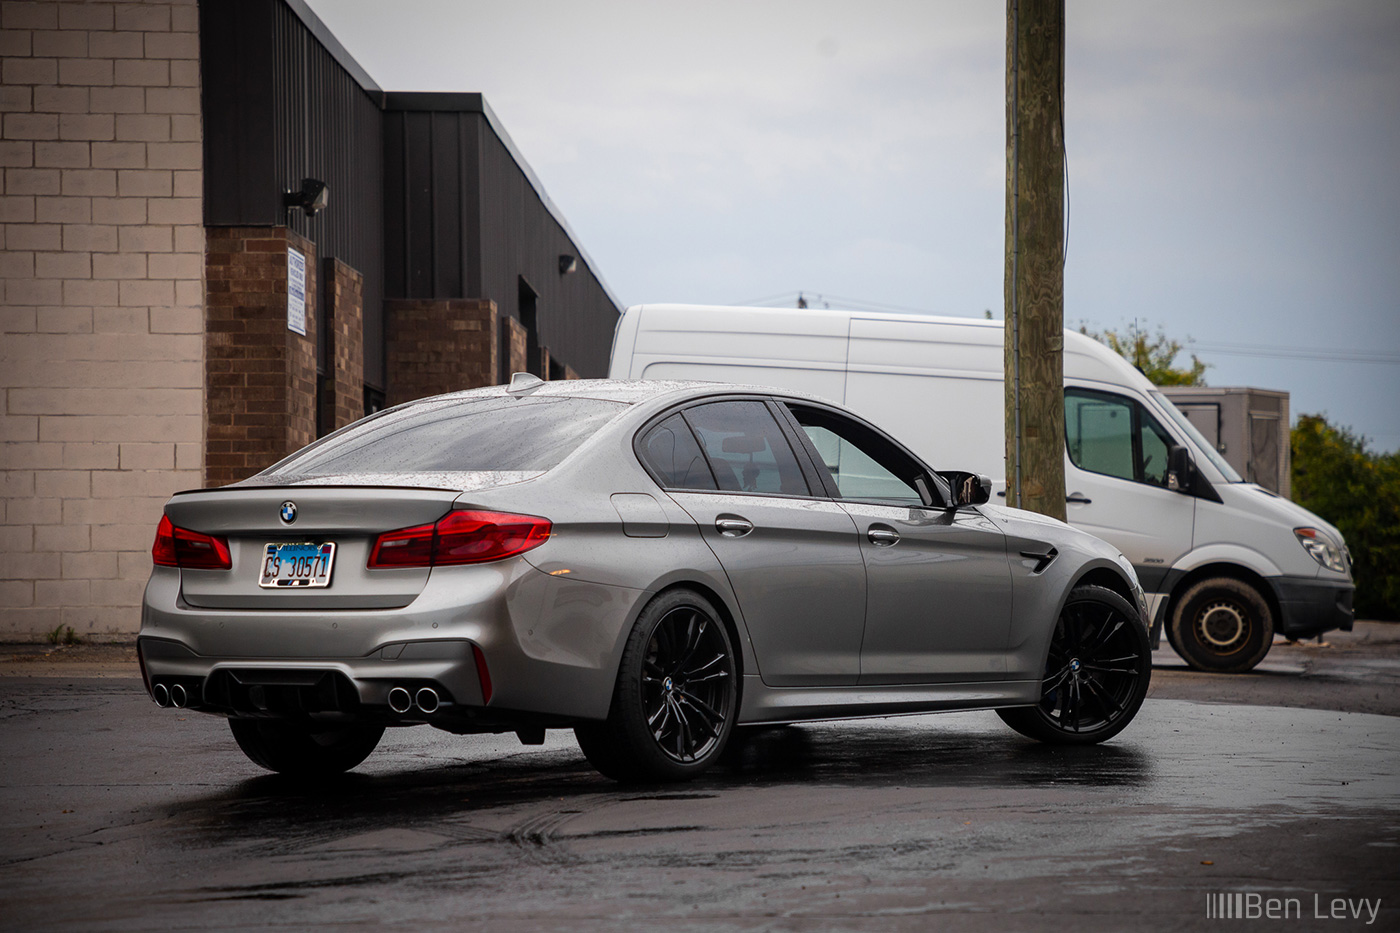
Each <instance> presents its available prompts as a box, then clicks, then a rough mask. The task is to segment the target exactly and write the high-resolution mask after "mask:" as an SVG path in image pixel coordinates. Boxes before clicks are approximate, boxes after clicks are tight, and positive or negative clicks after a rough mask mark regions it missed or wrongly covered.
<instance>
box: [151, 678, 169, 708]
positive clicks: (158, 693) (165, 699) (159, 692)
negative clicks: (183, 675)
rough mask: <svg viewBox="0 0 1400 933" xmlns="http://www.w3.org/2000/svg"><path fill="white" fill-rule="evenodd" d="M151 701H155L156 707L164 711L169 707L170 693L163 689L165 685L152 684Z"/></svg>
mask: <svg viewBox="0 0 1400 933" xmlns="http://www.w3.org/2000/svg"><path fill="white" fill-rule="evenodd" d="M151 699H153V700H155V701H156V706H159V707H160V708H161V709H165V708H166V707H167V706H169V705H170V691H169V690H167V689H165V684H154V685H153V686H152V687H151Z"/></svg>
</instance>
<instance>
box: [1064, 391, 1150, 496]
mask: <svg viewBox="0 0 1400 933" xmlns="http://www.w3.org/2000/svg"><path fill="white" fill-rule="evenodd" d="M1173 443H1174V441H1173V440H1172V437H1171V435H1170V434H1168V433H1167V432H1166V430H1165V429H1164V428H1163V427H1162V426H1161V425H1160V424H1158V423H1157V420H1156V419H1155V418H1153V417H1152V416H1151V415H1150V414H1149V413H1148V412H1147V411H1146V410H1145V409H1144V408H1143V407H1142V406H1141V405H1140V404H1138V403H1137V402H1136V401H1134V400H1133V399H1129V398H1124V397H1123V396H1120V395H1111V394H1108V393H1105V392H1089V391H1086V390H1083V389H1070V390H1068V391H1066V392H1065V446H1066V449H1067V450H1068V451H1069V459H1070V461H1071V462H1072V463H1073V464H1074V465H1075V466H1077V467H1079V468H1080V469H1081V470H1088V471H1089V472H1091V473H1102V474H1104V475H1106V476H1116V477H1118V478H1119V479H1127V480H1133V481H1134V482H1138V483H1146V484H1148V485H1152V486H1165V485H1166V484H1167V454H1168V453H1169V452H1170V450H1171V447H1172V444H1173Z"/></svg>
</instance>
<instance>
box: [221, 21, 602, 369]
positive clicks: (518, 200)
mask: <svg viewBox="0 0 1400 933" xmlns="http://www.w3.org/2000/svg"><path fill="white" fill-rule="evenodd" d="M200 14H201V15H200V50H201V56H202V64H201V68H202V76H203V95H204V120H205V125H204V159H205V163H204V164H205V172H204V190H205V199H204V216H205V223H206V224H209V225H211V226H225V225H237V226H271V225H277V224H286V225H287V226H289V227H291V228H292V229H293V230H295V231H296V232H298V233H300V234H302V235H303V236H305V237H307V238H308V239H310V240H312V241H313V242H314V243H315V244H316V249H317V254H318V256H317V258H318V260H324V259H326V258H328V257H334V258H336V259H339V260H341V261H342V262H345V263H346V264H348V265H350V266H352V267H354V268H355V269H356V270H358V271H359V272H360V273H361V274H362V275H363V276H364V349H365V381H366V382H367V383H368V384H370V385H371V386H374V387H375V388H379V389H385V388H387V387H386V386H385V378H386V375H385V368H384V299H385V298H489V299H491V300H493V301H495V302H496V305H497V307H498V308H500V310H501V312H502V313H505V314H509V315H511V316H513V317H515V318H516V319H517V320H519V307H518V304H519V293H520V292H519V287H518V283H519V280H520V279H522V278H523V279H524V280H525V281H526V282H527V283H528V284H529V286H530V287H531V288H532V289H533V290H534V291H535V292H536V293H537V295H538V299H537V301H536V307H537V317H538V329H539V334H538V337H539V341H538V342H539V343H540V344H542V345H544V346H547V347H548V348H549V350H550V353H551V355H552V356H553V357H554V358H555V359H556V360H558V361H559V362H561V363H565V364H567V365H569V366H572V367H573V368H574V369H575V370H576V371H577V372H579V373H580V374H581V375H586V376H602V375H605V374H606V372H607V366H608V354H609V350H610V348H611V343H612V334H613V329H614V326H615V325H616V322H617V315H618V313H619V311H620V310H621V309H620V308H618V307H617V305H615V304H614V303H613V301H612V300H611V298H610V297H609V295H608V292H607V290H606V289H605V288H604V287H603V285H602V283H601V282H600V281H599V280H598V278H597V277H596V276H595V275H594V274H593V272H592V270H590V269H589V268H588V265H587V262H586V260H585V259H584V258H583V255H582V253H583V251H582V249H581V248H579V247H578V246H577V245H575V244H574V243H573V242H572V241H571V238H570V235H569V233H568V231H567V230H566V229H565V226H564V225H563V223H561V220H562V215H559V214H557V212H556V213H551V211H555V210H556V209H555V208H553V206H552V205H551V204H549V203H548V202H547V199H544V198H542V197H541V192H542V191H543V189H542V188H537V187H536V186H537V185H538V182H537V181H534V180H533V176H532V175H530V174H529V167H528V165H526V164H525V163H524V160H523V158H522V157H521V156H520V155H519V154H518V152H515V151H514V149H513V147H512V146H511V145H509V144H508V142H509V137H508V136H506V135H505V130H504V128H502V127H501V125H500V123H499V121H496V120H495V118H494V116H493V115H491V114H490V108H489V107H488V106H487V105H486V103H485V101H484V100H483V99H482V97H481V95H480V94H415V93H406V94H386V93H384V92H383V91H381V90H380V89H379V88H378V87H377V86H375V85H374V82H373V81H372V80H371V79H370V78H369V76H368V75H366V74H365V73H364V70H363V69H362V68H361V67H360V66H359V64H358V63H356V62H355V61H354V59H353V58H352V57H350V55H349V53H348V52H346V51H345V50H344V48H343V47H341V46H340V43H339V42H338V41H337V40H336V39H335V37H334V36H333V35H331V34H330V32H329V30H327V29H326V27H325V25H324V24H323V23H321V22H320V20H319V19H317V18H316V16H315V14H314V13H313V12H312V11H311V10H310V9H309V8H307V7H306V6H305V4H304V2H302V0H200ZM503 136H504V137H505V138H504V140H503ZM303 178H318V179H320V180H321V181H324V182H326V184H327V186H328V187H329V205H328V206H327V208H326V209H325V210H324V211H322V212H320V213H319V214H317V215H316V216H315V217H312V218H308V217H306V216H305V215H304V214H303V213H301V212H300V211H295V212H289V211H287V210H286V208H285V207H284V206H283V200H282V195H283V192H285V191H289V190H292V189H295V188H298V187H299V186H300V184H301V180H302V179H303ZM566 253H567V254H570V255H575V256H578V257H579V263H578V270H577V271H576V272H574V273H572V274H569V275H561V274H560V273H559V267H558V262H559V256H560V255H561V254H566Z"/></svg>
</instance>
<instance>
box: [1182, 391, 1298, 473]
mask: <svg viewBox="0 0 1400 933" xmlns="http://www.w3.org/2000/svg"><path fill="white" fill-rule="evenodd" d="M1162 394H1163V395H1165V396H1166V397H1167V398H1169V399H1171V400H1172V402H1173V403H1175V405H1176V407H1177V408H1179V409H1181V412H1182V414H1184V415H1186V417H1187V418H1188V419H1189V420H1190V421H1191V423H1192V424H1193V425H1195V426H1196V430H1198V431H1200V432H1201V433H1202V434H1204V435H1205V436H1206V440H1208V441H1210V442H1211V443H1212V444H1214V445H1215V448H1216V450H1219V451H1220V453H1221V455H1222V456H1224V457H1225V460H1226V462H1228V463H1229V464H1230V466H1232V467H1234V468H1235V469H1236V470H1237V471H1239V474H1240V475H1241V476H1243V477H1244V478H1245V479H1246V480H1248V481H1249V482H1251V483H1258V484H1259V485H1260V486H1263V487H1264V488H1265V489H1270V490H1273V491H1274V492H1276V493H1278V494H1279V495H1281V496H1283V497H1284V498H1285V499H1290V498H1292V487H1291V483H1290V482H1289V477H1290V474H1291V471H1292V458H1291V456H1290V453H1289V443H1288V432H1289V417H1288V393H1287V392H1279V391H1276V390H1274V389H1256V388H1252V387H1249V386H1223V387H1216V386H1163V387H1162Z"/></svg>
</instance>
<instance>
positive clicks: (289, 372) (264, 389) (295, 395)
mask: <svg viewBox="0 0 1400 933" xmlns="http://www.w3.org/2000/svg"><path fill="white" fill-rule="evenodd" d="M206 244H207V245H206V251H205V270H206V272H205V274H206V282H207V288H208V298H207V303H206V308H205V338H204V346H205V351H204V352H205V386H206V400H205V406H206V411H207V420H206V428H205V455H204V464H205V469H204V475H205V482H206V483H207V484H208V485H210V486H222V485H225V484H227V483H232V482H236V481H238V480H240V479H245V478H247V477H249V476H251V475H252V474H254V473H256V472H257V471H259V470H261V469H263V468H264V467H266V466H269V465H270V464H272V463H275V462H276V461H278V460H280V459H281V458H282V457H284V456H286V455H287V454H289V453H291V452H292V451H294V450H296V449H297V448H299V447H302V446H304V445H306V444H309V443H311V441H313V440H315V439H316V248H315V245H314V244H312V243H311V242H310V241H308V240H306V239H305V238H303V237H302V236H300V235H298V234H297V233H296V232H295V231H292V230H288V229H287V228H286V227H210V228H208V229H207V231H206ZM289 246H291V247H294V248H296V249H298V250H300V251H301V252H302V253H303V254H305V256H306V303H307V308H306V336H304V337H303V336H302V335H300V334H298V333H295V332H294V331H292V330H290V329H289V328H288V327H287V248H288V247H289Z"/></svg>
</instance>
